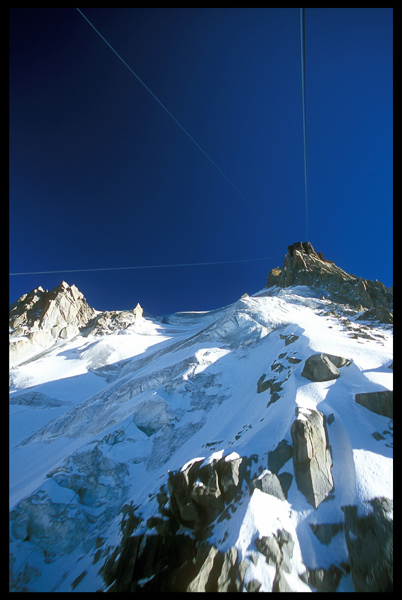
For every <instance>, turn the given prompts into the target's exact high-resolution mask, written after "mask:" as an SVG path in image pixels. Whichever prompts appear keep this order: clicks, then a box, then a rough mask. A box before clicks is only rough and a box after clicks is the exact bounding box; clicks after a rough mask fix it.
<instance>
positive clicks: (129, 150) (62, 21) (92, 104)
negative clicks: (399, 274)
mask: <svg viewBox="0 0 402 600" xmlns="http://www.w3.org/2000/svg"><path fill="white" fill-rule="evenodd" d="M80 10H82V12H83V13H84V14H85V16H86V17H87V18H88V19H89V20H90V21H91V23H92V24H93V26H94V27H96V28H97V29H98V30H99V32H100V33H101V34H102V36H103V37H104V38H105V39H106V40H107V41H108V43H109V44H110V45H111V46H112V47H113V48H114V50H115V51H116V52H117V53H118V54H119V55H120V56H121V58H122V59H123V60H124V61H125V62H126V63H127V65H129V67H130V68H131V69H132V70H133V71H134V72H135V73H136V75H137V76H138V77H139V78H140V79H141V80H142V81H143V82H144V84H146V86H147V87H148V88H149V90H151V91H152V93H153V94H154V95H155V96H156V97H157V98H158V100H159V102H160V103H162V104H163V105H164V107H166V109H167V110H168V111H170V113H171V114H172V115H173V116H174V118H175V119H176V120H177V121H178V122H179V123H180V124H181V126H182V127H183V128H184V129H185V130H186V132H188V134H189V135H191V136H192V138H193V139H194V140H195V141H196V142H197V144H198V145H199V146H200V147H201V148H202V149H203V151H204V152H205V153H206V154H207V155H208V157H209V158H210V159H211V160H212V161H213V162H214V163H215V164H216V165H217V166H218V167H219V170H218V169H217V168H216V167H215V166H214V164H212V162H211V161H210V160H209V159H208V158H207V157H206V156H205V154H203V152H202V151H201V150H200V149H199V148H198V147H197V146H196V145H195V143H193V141H192V140H191V139H190V138H189V137H188V136H187V135H186V133H184V132H183V130H182V129H181V128H180V127H179V126H178V125H177V123H176V122H175V121H174V120H173V119H172V118H171V117H170V116H169V115H168V114H167V112H166V111H165V110H164V109H163V108H162V106H161V105H160V104H159V103H158V101H157V100H155V98H154V97H153V96H152V95H151V94H150V93H149V91H147V90H146V89H145V87H144V86H143V85H142V84H141V83H140V82H139V81H138V79H137V78H136V77H135V76H134V75H133V74H132V73H131V71H130V70H129V69H128V68H127V66H125V65H124V64H123V63H122V61H121V60H120V59H119V58H118V57H117V56H116V54H115V53H114V52H113V51H112V50H111V49H110V47H109V46H108V45H107V44H106V43H105V41H103V40H102V39H101V37H100V36H99V35H98V34H97V33H96V32H95V31H94V29H93V28H92V27H91V26H90V25H89V24H88V22H87V21H86V20H85V19H84V18H83V16H82V15H81V14H80V13H79V12H78V11H77V10H76V9H75V8H32V9H31V8H11V9H9V44H10V53H9V64H10V70H9V75H10V88H9V90H10V95H9V97H10V101H9V123H10V129H9V149H10V151H9V197H10V208H9V219H10V220H9V240H10V246H9V248H10V251H9V258H10V265H9V266H10V273H21V272H23V273H31V272H38V271H64V270H79V269H106V268H115V267H131V266H142V267H143V266H155V265H177V264H183V263H184V264H188V263H215V262H220V263H225V262H229V261H249V260H250V259H264V260H257V261H254V262H238V263H231V262H230V264H213V265H212V264H211V265H203V266H192V267H169V268H151V269H133V270H114V271H112V270H110V271H106V270H104V271H88V272H77V273H53V274H37V275H20V276H10V286H9V291H10V296H9V299H10V303H11V302H13V301H15V300H16V299H17V298H19V297H20V296H21V295H22V294H24V293H26V292H28V291H30V290H31V289H33V288H35V287H38V286H39V285H41V286H42V287H43V288H44V289H52V288H53V287H55V286H56V285H58V283H60V281H62V280H65V281H67V282H68V283H69V284H70V285H71V284H73V283H74V284H75V285H76V286H77V287H78V288H79V289H80V290H81V291H82V292H83V294H84V295H85V297H86V299H87V301H88V302H89V304H90V305H91V306H93V307H94V308H96V309H98V310H118V309H130V308H133V307H134V306H135V305H136V304H137V302H140V304H141V305H142V306H143V308H144V310H146V311H148V312H149V313H152V314H156V315H161V314H166V313H169V312H173V311H178V310H210V309H214V308H219V307H221V306H224V305H226V304H229V303H231V302H234V301H235V300H237V299H238V298H239V297H240V296H241V295H242V294H243V293H244V292H247V293H249V294H252V293H254V292H257V291H258V290H260V289H262V288H263V287H264V286H265V284H266V278H267V275H268V273H269V271H270V269H271V268H273V267H276V266H282V264H283V258H284V255H285V253H286V251H287V246H288V245H289V244H292V243H294V242H296V241H305V239H306V208H305V196H304V158H303V113H302V94H301V68H300V30H299V9H297V8H283V9H279V8H274V9H271V8H261V9H257V8H253V9H245V8H240V9H210V8H208V9H190V8H185V9H172V8H166V9H161V8H150V9H142V8H140V9H137V8H83V9H80ZM305 47H306V98H307V102H306V106H307V152H308V219H307V222H308V239H309V241H310V242H311V243H312V244H313V246H314V248H315V249H316V250H317V251H322V252H323V254H324V256H325V257H326V258H328V259H330V260H334V261H335V262H336V264H337V265H338V266H340V267H342V268H343V269H344V270H346V271H347V272H349V273H353V274H354V275H356V276H362V277H365V278H367V279H373V280H375V279H378V280H379V281H382V282H383V283H384V284H385V285H386V286H390V285H392V284H393V281H392V250H393V248H392V221H393V214H392V209H393V204H392V200H393V199H392V196H393V184H392V179H393V156H392V152H393V137H392V135H393V11H392V9H391V8H384V9H381V8H361V9H359V8H339V9H338V8H327V9H326V8H318V9H312V8H308V9H306V11H305ZM220 171H221V172H223V173H224V175H225V177H224V176H223V175H222V173H221V172H220ZM228 180H229V181H230V183H229V181H228ZM250 205H251V206H250Z"/></svg>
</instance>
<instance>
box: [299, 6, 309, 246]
mask: <svg viewBox="0 0 402 600" xmlns="http://www.w3.org/2000/svg"><path fill="white" fill-rule="evenodd" d="M299 10H300V63H301V85H302V106H303V143H304V195H305V201H306V240H308V201H307V111H306V42H305V39H306V28H305V19H304V8H300V9H299Z"/></svg>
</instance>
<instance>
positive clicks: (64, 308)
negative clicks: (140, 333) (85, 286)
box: [9, 281, 143, 365]
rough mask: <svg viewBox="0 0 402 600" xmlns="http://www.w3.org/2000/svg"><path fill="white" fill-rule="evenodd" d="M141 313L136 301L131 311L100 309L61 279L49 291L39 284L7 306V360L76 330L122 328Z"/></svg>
mask: <svg viewBox="0 0 402 600" xmlns="http://www.w3.org/2000/svg"><path fill="white" fill-rule="evenodd" d="M142 317H143V309H142V308H141V306H140V304H139V303H138V304H137V306H136V307H135V308H134V309H133V310H132V311H103V312H100V311H96V310H95V309H93V308H91V307H90V306H89V304H88V303H87V301H86V299H85V297H84V295H83V294H82V293H81V292H80V291H79V289H78V288H77V287H76V286H75V285H72V286H70V285H68V283H66V282H65V281H62V282H61V283H60V284H59V285H58V286H56V287H55V288H54V289H52V290H51V291H48V290H44V289H43V288H42V287H41V286H39V287H38V288H35V289H34V290H32V291H31V292H29V293H28V294H24V295H23V296H22V297H21V298H19V299H18V300H17V301H16V302H14V303H13V304H12V305H11V307H10V313H9V330H10V364H11V365H14V364H18V363H19V362H21V361H23V360H26V359H29V358H31V357H32V356H34V355H35V354H37V353H38V352H40V351H45V350H47V349H49V348H51V347H52V346H53V345H54V344H55V343H56V342H58V341H61V340H69V339H72V338H74V337H75V336H77V335H78V334H81V335H84V336H88V335H89V334H94V335H102V334H110V333H115V332H119V331H122V330H124V329H126V328H127V327H129V326H130V325H132V324H133V323H134V322H135V321H138V320H139V319H141V318H142Z"/></svg>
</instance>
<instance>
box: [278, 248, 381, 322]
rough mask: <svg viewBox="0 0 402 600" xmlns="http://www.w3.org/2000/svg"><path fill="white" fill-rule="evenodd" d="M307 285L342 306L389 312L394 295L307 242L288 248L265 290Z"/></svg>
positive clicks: (377, 282)
mask: <svg viewBox="0 0 402 600" xmlns="http://www.w3.org/2000/svg"><path fill="white" fill-rule="evenodd" d="M294 285H306V286H308V287H310V288H312V289H313V290H315V291H316V292H319V293H321V294H323V295H325V296H328V297H329V298H330V299H332V300H334V301H336V302H340V303H342V304H349V305H351V306H354V307H356V308H357V307H359V308H360V307H361V308H363V309H364V308H365V309H380V310H383V311H384V310H385V311H388V312H390V311H391V310H392V305H393V293H392V291H391V289H388V288H386V287H385V286H384V284H382V283H380V282H379V281H370V280H368V279H363V278H362V277H356V276H355V275H352V274H349V273H346V271H344V270H343V269H341V268H340V267H338V266H337V265H336V264H335V263H334V262H333V261H330V260H327V259H325V258H324V256H323V254H322V252H316V251H315V250H314V248H313V246H312V244H311V243H310V242H296V243H294V244H291V245H290V246H288V252H287V254H286V255H285V259H284V262H283V268H282V269H280V268H279V267H276V268H274V269H272V270H271V271H270V273H269V275H268V279H267V285H266V287H272V286H278V287H282V288H285V287H289V286H294Z"/></svg>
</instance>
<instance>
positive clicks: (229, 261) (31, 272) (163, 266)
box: [10, 254, 279, 276]
mask: <svg viewBox="0 0 402 600" xmlns="http://www.w3.org/2000/svg"><path fill="white" fill-rule="evenodd" d="M277 256H279V254H275V255H274V256H265V257H263V258H243V259H240V260H222V261H213V262H200V263H179V264H175V265H141V266H133V267H102V268H99V269H67V270H60V271H29V272H27V273H10V276H11V275H14V276H15V275H49V274H51V273H89V272H90V271H126V270H129V269H166V268H171V267H201V266H204V265H232V264H237V263H244V262H255V261H258V260H270V259H271V258H276V257H277Z"/></svg>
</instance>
